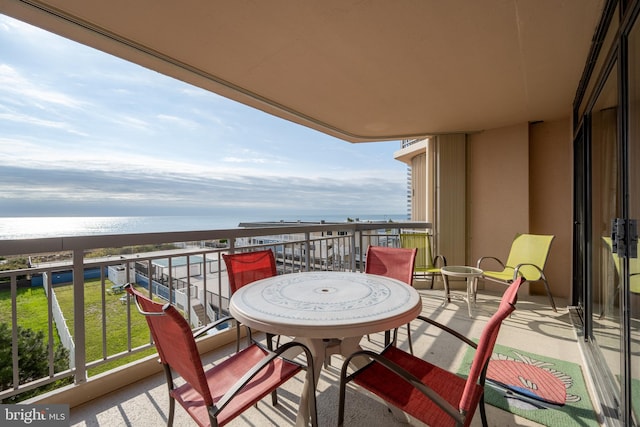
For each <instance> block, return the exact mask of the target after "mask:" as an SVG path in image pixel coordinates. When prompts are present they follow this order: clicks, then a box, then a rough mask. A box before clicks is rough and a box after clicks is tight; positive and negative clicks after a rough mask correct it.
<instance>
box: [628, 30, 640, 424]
mask: <svg viewBox="0 0 640 427" xmlns="http://www.w3.org/2000/svg"><path fill="white" fill-rule="evenodd" d="M628 93H629V138H628V141H629V146H628V152H629V157H628V159H629V163H628V165H627V167H628V170H629V172H628V175H629V218H631V219H636V220H640V22H638V21H636V23H635V26H634V27H633V29H632V30H631V33H630V34H629V92H628ZM628 283H629V284H628V288H627V289H628V290H627V296H628V298H629V299H628V301H629V316H630V319H629V352H630V359H631V363H630V371H631V406H632V410H633V413H634V414H635V418H636V425H638V423H639V420H640V260H639V259H638V258H635V259H634V258H630V259H629V281H628Z"/></svg>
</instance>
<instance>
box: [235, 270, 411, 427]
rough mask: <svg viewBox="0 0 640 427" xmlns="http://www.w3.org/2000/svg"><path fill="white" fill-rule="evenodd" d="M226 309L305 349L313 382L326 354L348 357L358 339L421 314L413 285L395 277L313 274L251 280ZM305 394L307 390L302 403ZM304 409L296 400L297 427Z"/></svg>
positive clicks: (301, 421)
mask: <svg viewBox="0 0 640 427" xmlns="http://www.w3.org/2000/svg"><path fill="white" fill-rule="evenodd" d="M229 311H230V313H231V315H232V316H233V317H234V318H235V319H237V320H238V321H239V322H241V323H243V324H245V325H247V326H249V327H251V328H253V329H257V330H261V331H263V332H269V333H272V334H276V335H288V336H293V337H295V338H294V340H295V341H298V342H301V343H303V344H305V345H306V346H307V347H309V350H310V351H311V353H312V355H313V362H314V374H315V378H316V383H317V380H318V378H319V377H320V371H321V369H322V364H323V362H324V360H325V357H326V356H327V355H330V354H335V353H339V354H342V355H343V356H349V355H351V354H352V353H354V352H355V351H358V350H360V349H361V348H360V345H359V343H360V340H361V339H362V337H363V336H364V335H366V334H370V333H374V332H382V331H389V330H393V329H395V328H398V327H400V326H402V325H405V324H407V323H409V322H411V321H412V320H413V319H415V318H416V317H417V316H418V314H420V312H421V311H422V299H421V298H420V294H418V292H417V291H416V290H415V289H414V288H413V287H411V286H409V285H407V284H406V283H403V282H401V281H399V280H396V279H391V278H388V277H384V276H378V275H375V274H364V273H354V272H336V271H317V272H305V273H293V274H284V275H280V276H274V277H269V278H266V279H262V280H257V281H255V282H253V283H251V284H249V285H246V286H244V287H242V288H240V289H238V290H237V291H236V292H235V293H234V294H233V295H232V297H231V301H230V303H229ZM327 342H331V343H332V346H331V348H327V345H326V343H327ZM327 351H330V353H327ZM306 392H308V390H307V387H305V392H303V395H302V398H303V399H304V398H305V396H306V395H307V394H306ZM307 409H308V408H306V404H302V402H301V405H300V410H301V414H298V422H297V424H301V425H302V424H304V423H305V422H306V420H307V419H308V412H307Z"/></svg>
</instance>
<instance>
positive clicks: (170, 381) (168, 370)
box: [162, 363, 176, 427]
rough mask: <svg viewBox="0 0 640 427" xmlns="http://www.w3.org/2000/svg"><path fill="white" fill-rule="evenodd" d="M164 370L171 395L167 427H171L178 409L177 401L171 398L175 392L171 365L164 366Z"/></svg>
mask: <svg viewBox="0 0 640 427" xmlns="http://www.w3.org/2000/svg"><path fill="white" fill-rule="evenodd" d="M162 368H163V370H164V376H165V379H166V381H167V389H168V390H167V391H168V395H169V414H168V415H167V427H171V426H172V425H173V414H174V413H175V409H176V400H175V399H174V398H173V397H171V390H173V376H172V375H171V368H169V365H165V364H164V363H163V364H162Z"/></svg>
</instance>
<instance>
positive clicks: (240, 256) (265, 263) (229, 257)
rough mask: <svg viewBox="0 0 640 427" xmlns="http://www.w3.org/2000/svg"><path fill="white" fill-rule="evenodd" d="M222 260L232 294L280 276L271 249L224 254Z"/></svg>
mask: <svg viewBox="0 0 640 427" xmlns="http://www.w3.org/2000/svg"><path fill="white" fill-rule="evenodd" d="M222 258H223V259H224V263H225V264H226V266H227V275H228V276H229V288H230V289H231V293H234V292H235V291H236V290H238V289H240V288H241V287H243V286H244V285H246V284H248V283H251V282H255V281H256V280H260V279H264V278H266V277H272V276H275V275H277V274H278V270H277V269H276V259H275V257H274V256H273V251H272V250H270V249H266V250H262V251H254V252H239V253H235V254H222Z"/></svg>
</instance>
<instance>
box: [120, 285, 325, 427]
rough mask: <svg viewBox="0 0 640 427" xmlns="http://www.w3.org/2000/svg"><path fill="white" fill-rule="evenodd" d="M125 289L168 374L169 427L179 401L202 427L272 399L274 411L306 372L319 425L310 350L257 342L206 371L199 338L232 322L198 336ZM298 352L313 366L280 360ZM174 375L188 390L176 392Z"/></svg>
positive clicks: (166, 310)
mask: <svg viewBox="0 0 640 427" xmlns="http://www.w3.org/2000/svg"><path fill="white" fill-rule="evenodd" d="M125 289H126V291H127V292H128V293H129V294H130V295H132V296H133V298H134V301H135V303H136V307H137V308H138V311H139V312H140V313H141V314H143V315H144V316H145V318H146V320H147V324H148V325H149V329H150V330H151V336H152V337H153V341H154V343H155V345H156V349H157V350H158V354H159V355H160V363H162V366H163V368H164V372H165V376H166V380H167V386H168V388H169V415H168V416H167V426H171V425H172V424H173V417H174V411H175V402H176V401H178V403H179V404H180V405H182V407H183V408H184V409H185V411H187V413H188V414H189V415H190V416H191V417H192V418H193V419H194V420H195V421H196V423H197V424H198V425H199V426H201V427H204V426H212V427H216V426H223V425H225V424H227V423H228V422H229V421H231V420H232V419H233V418H235V417H237V416H238V415H240V414H241V413H242V412H244V411H245V410H246V409H248V408H250V407H251V406H252V405H254V404H257V402H258V401H260V400H261V399H262V398H263V397H265V396H266V395H268V394H269V393H271V394H272V400H273V404H274V405H275V404H276V403H277V396H276V393H275V392H276V389H277V388H278V387H280V386H281V385H282V384H284V383H285V382H286V381H288V380H289V379H291V378H292V377H294V376H295V375H296V374H297V373H298V372H300V371H301V370H306V371H307V373H306V377H307V378H306V381H311V382H310V383H309V384H311V385H312V387H310V388H309V390H310V392H309V395H310V396H309V410H310V413H311V423H312V425H314V426H316V425H317V411H316V401H315V379H314V375H313V358H312V357H311V353H310V352H309V349H308V348H307V347H305V346H304V345H302V344H299V343H287V344H285V345H282V346H281V347H280V348H278V350H277V351H275V352H273V351H270V350H268V349H266V348H264V347H262V346H260V345H259V344H257V343H255V342H254V343H252V345H250V346H249V347H247V348H245V349H243V350H242V351H241V352H239V353H235V354H233V355H232V356H230V357H229V358H228V359H225V360H224V361H222V362H220V363H218V364H216V365H215V366H213V367H212V368H210V369H208V370H206V371H205V370H204V368H203V366H202V360H201V358H200V354H199V352H198V348H197V347H196V341H195V338H196V337H197V336H199V335H202V334H203V333H205V332H206V331H208V330H209V329H211V328H213V327H216V326H218V325H220V324H222V323H224V322H228V321H229V320H231V319H232V318H231V317H225V318H222V319H220V320H218V321H216V322H214V323H212V324H210V325H208V326H206V327H205V328H203V329H200V330H199V331H198V333H197V334H196V335H195V336H194V334H193V331H192V330H191V328H190V326H189V324H188V323H187V321H186V320H185V318H184V317H183V316H182V315H181V314H180V312H178V310H176V308H175V307H173V306H172V305H171V304H164V305H163V304H160V303H158V302H155V301H152V300H151V299H149V298H147V297H146V296H144V295H143V294H142V293H140V292H139V291H137V290H136V289H134V288H133V286H131V285H127V286H126V288H125ZM294 346H297V347H301V348H302V350H303V351H304V353H305V355H306V360H307V364H308V366H304V365H301V364H299V363H295V362H292V361H289V360H287V359H284V358H282V357H280V356H281V354H282V353H283V352H285V351H287V350H288V349H290V348H291V347H294ZM174 375H179V376H180V377H182V379H183V380H184V384H183V385H181V386H179V387H176V384H175V383H174Z"/></svg>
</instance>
